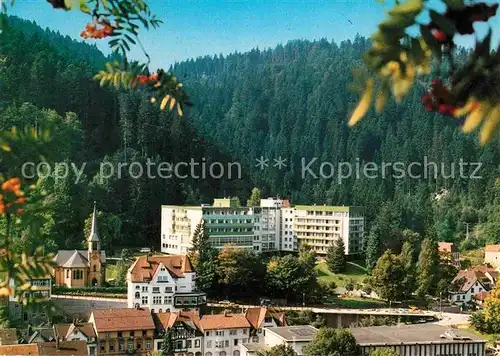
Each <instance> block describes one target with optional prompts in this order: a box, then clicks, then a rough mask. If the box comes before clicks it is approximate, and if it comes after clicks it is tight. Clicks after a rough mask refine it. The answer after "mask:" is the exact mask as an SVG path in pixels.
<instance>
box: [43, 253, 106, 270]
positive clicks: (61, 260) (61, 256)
mask: <svg viewBox="0 0 500 356" xmlns="http://www.w3.org/2000/svg"><path fill="white" fill-rule="evenodd" d="M100 252H101V263H106V252H105V251H100ZM75 253H78V254H79V255H80V256H81V257H83V258H84V259H85V260H86V261H87V262H86V264H85V267H87V266H88V251H87V250H59V251H57V255H55V257H54V259H53V261H54V262H55V263H56V265H57V266H60V267H68V266H66V263H67V262H68V260H69V259H70V258H71V257H73V255H74V254H75ZM75 258H76V257H75ZM69 267H80V266H69ZM69 267H68V268H69Z"/></svg>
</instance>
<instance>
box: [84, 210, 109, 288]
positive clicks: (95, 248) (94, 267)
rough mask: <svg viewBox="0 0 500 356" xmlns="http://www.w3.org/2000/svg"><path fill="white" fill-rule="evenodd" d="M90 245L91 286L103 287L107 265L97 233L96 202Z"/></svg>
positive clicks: (89, 239)
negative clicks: (103, 258) (103, 259)
mask: <svg viewBox="0 0 500 356" xmlns="http://www.w3.org/2000/svg"><path fill="white" fill-rule="evenodd" d="M87 243H88V261H89V268H90V270H89V279H88V283H89V284H90V285H91V286H102V285H103V284H104V278H105V265H104V262H105V261H102V255H101V241H100V240H99V234H98V232H97V210H96V202H94V212H93V213H92V226H91V229H90V235H89V237H88V239H87Z"/></svg>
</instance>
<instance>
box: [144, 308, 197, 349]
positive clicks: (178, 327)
mask: <svg viewBox="0 0 500 356" xmlns="http://www.w3.org/2000/svg"><path fill="white" fill-rule="evenodd" d="M153 320H154V322H155V326H156V336H155V340H154V349H155V350H158V351H160V350H162V348H163V340H164V339H163V338H164V336H165V330H167V329H170V330H171V331H172V339H173V346H174V351H175V356H183V355H188V356H202V355H203V332H202V331H201V328H200V324H199V323H200V318H199V316H198V313H197V312H192V311H189V312H182V311H181V312H172V313H153Z"/></svg>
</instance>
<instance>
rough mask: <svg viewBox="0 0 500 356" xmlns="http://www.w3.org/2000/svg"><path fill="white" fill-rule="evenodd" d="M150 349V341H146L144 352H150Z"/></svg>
mask: <svg viewBox="0 0 500 356" xmlns="http://www.w3.org/2000/svg"><path fill="white" fill-rule="evenodd" d="M150 349H151V341H149V340H146V350H150Z"/></svg>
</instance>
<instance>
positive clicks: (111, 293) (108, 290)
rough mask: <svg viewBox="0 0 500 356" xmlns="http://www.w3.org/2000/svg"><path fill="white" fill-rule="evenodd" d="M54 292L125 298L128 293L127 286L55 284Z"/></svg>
mask: <svg viewBox="0 0 500 356" xmlns="http://www.w3.org/2000/svg"><path fill="white" fill-rule="evenodd" d="M52 294H62V295H81V296H94V297H107V298H123V297H124V296H126V295H127V287H88V288H67V287H58V286H54V287H52Z"/></svg>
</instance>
